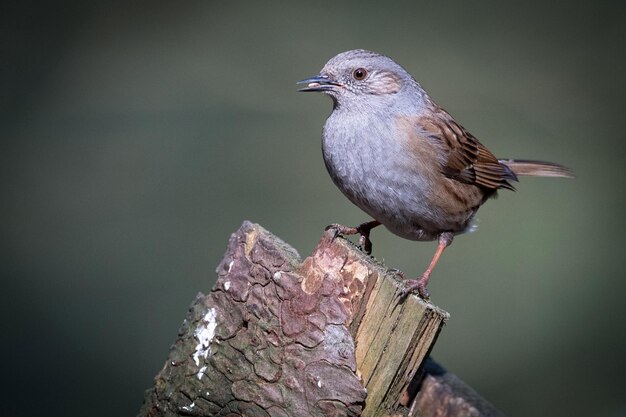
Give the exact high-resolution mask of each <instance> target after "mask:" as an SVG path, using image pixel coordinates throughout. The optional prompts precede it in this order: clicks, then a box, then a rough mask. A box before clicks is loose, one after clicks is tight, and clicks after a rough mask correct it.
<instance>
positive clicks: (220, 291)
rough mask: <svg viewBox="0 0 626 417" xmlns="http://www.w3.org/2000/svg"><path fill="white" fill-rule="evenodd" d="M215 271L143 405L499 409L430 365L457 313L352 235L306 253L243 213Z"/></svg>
mask: <svg viewBox="0 0 626 417" xmlns="http://www.w3.org/2000/svg"><path fill="white" fill-rule="evenodd" d="M216 272H217V276H218V278H217V283H216V284H215V286H214V288H213V290H212V291H211V292H210V293H209V294H208V295H203V294H198V295H197V297H196V299H195V300H194V302H193V303H192V305H191V307H190V309H189V311H188V313H187V317H186V319H185V320H184V322H183V325H182V326H181V328H180V330H179V332H178V336H177V338H176V341H175V343H174V345H173V346H172V347H171V349H170V352H169V357H168V359H167V361H166V362H165V365H164V366H163V368H162V369H161V371H160V372H159V373H158V374H157V376H156V377H155V383H154V387H153V388H151V389H149V390H148V391H147V392H146V395H145V400H144V404H143V406H142V408H141V410H140V412H139V416H140V417H144V416H145V417H147V416H154V417H156V416H164V417H165V416H168V417H169V416H293V417H300V416H302V417H304V416H359V415H362V416H410V415H413V416H417V415H420V416H423V417H425V416H462V415H463V416H464V415H470V416H499V415H501V414H499V413H498V412H497V410H495V409H494V408H493V407H492V406H491V405H490V404H488V403H487V402H486V401H484V400H483V399H482V398H480V397H479V396H478V395H477V394H476V393H475V392H473V391H472V390H471V389H470V388H468V387H466V386H465V385H464V384H463V383H462V382H461V381H460V380H458V378H456V379H454V378H453V376H450V374H447V373H445V371H442V370H441V368H438V367H436V366H434V365H432V363H431V362H429V363H430V364H431V365H430V366H426V367H424V366H423V364H424V363H425V359H426V358H427V357H428V354H429V352H430V350H431V348H432V346H433V345H434V343H435V341H436V338H437V335H438V333H439V331H440V329H441V327H442V326H443V324H444V322H445V320H447V318H448V314H447V313H446V312H444V311H443V310H441V309H439V308H437V307H435V306H434V305H432V304H430V303H425V302H424V301H423V300H421V299H419V298H417V297H415V296H409V297H407V298H405V299H402V298H401V297H400V289H401V288H402V287H401V283H400V282H399V281H398V280H397V277H396V276H395V275H396V274H395V273H394V272H393V271H390V270H388V269H386V268H385V267H384V266H383V265H381V264H380V263H378V262H376V261H375V260H374V259H373V258H370V257H368V256H367V255H365V254H364V253H362V252H361V251H360V250H358V249H357V248H355V247H354V245H352V244H351V243H350V242H349V241H347V240H344V239H342V238H337V239H332V236H331V235H330V234H324V236H323V237H322V239H321V240H320V242H319V244H318V246H317V247H316V249H315V250H314V252H313V254H312V255H311V256H310V257H308V258H306V259H305V260H304V261H301V260H300V257H299V255H298V253H297V252H296V251H295V250H294V249H293V248H291V247H290V246H289V245H287V244H286V243H284V242H283V241H281V240H280V239H279V238H277V237H276V236H274V235H272V234H271V233H269V232H267V231H266V230H265V229H263V228H262V227H260V226H259V225H256V224H253V223H250V222H247V221H246V222H244V223H243V225H242V226H241V227H240V229H239V230H238V231H237V232H235V233H234V234H233V235H231V238H230V240H229V244H228V248H227V250H226V254H225V255H224V258H223V259H222V261H221V263H220V264H219V266H218V267H217V271H216ZM433 369H434V370H436V372H435V371H433ZM416 375H417V376H416ZM446 378H447V379H446ZM464 389H467V390H469V391H467V390H464ZM418 390H419V393H417V394H416V392H417V391H418Z"/></svg>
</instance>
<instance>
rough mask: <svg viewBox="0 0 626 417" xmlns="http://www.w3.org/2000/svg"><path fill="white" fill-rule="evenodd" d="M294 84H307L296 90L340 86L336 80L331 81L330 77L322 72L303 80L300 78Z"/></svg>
mask: <svg viewBox="0 0 626 417" xmlns="http://www.w3.org/2000/svg"><path fill="white" fill-rule="evenodd" d="M296 84H308V86H307V87H305V88H301V89H299V90H298V91H303V92H308V91H329V90H334V89H335V88H336V87H340V86H341V84H339V83H338V82H336V81H333V80H331V79H330V77H328V76H326V75H322V74H320V75H316V76H314V77H311V78H307V79H305V80H300V81H298V82H297V83H296Z"/></svg>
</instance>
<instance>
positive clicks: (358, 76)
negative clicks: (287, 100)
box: [297, 49, 574, 300]
mask: <svg viewBox="0 0 626 417" xmlns="http://www.w3.org/2000/svg"><path fill="white" fill-rule="evenodd" d="M297 84H306V87H304V88H300V89H299V90H298V91H301V92H318V93H323V94H324V95H327V96H329V97H330V98H331V99H332V103H333V108H332V111H331V113H330V115H329V116H328V118H327V120H326V123H325V124H324V127H323V130H322V154H323V159H324V163H325V165H326V169H327V171H328V173H329V174H330V177H331V178H332V180H333V182H334V184H335V185H336V186H337V187H338V188H339V189H340V190H341V192H342V193H343V194H344V195H345V196H346V197H347V198H348V199H349V200H350V201H351V202H352V203H353V204H355V205H356V206H357V207H359V208H360V209H361V210H363V211H364V212H365V213H367V214H368V215H369V216H370V217H371V218H372V220H370V221H366V222H364V223H362V224H359V225H358V226H355V227H349V226H343V225H340V224H331V225H330V226H328V227H327V229H332V230H333V231H334V233H335V234H336V235H356V234H359V235H360V238H359V245H360V246H361V248H362V249H363V250H364V251H365V252H366V253H368V254H370V253H371V249H372V244H371V240H370V231H371V230H372V229H373V228H375V227H378V226H380V225H384V226H385V227H386V228H387V229H388V230H389V231H390V232H391V233H393V234H395V235H397V236H400V237H402V238H405V239H409V240H413V241H434V240H436V241H437V243H438V244H437V249H436V251H435V254H434V256H433V258H432V260H431V262H430V264H429V265H428V267H427V269H426V270H425V271H424V273H423V274H422V275H421V276H420V277H419V278H417V279H407V280H406V281H405V286H404V290H403V294H405V295H406V294H409V293H414V292H415V291H417V293H418V295H419V296H420V297H422V298H423V299H426V300H428V299H429V298H430V294H429V292H428V289H427V285H428V282H429V279H430V276H431V274H432V272H433V269H434V268H435V266H436V265H437V262H438V261H439V259H440V257H441V255H442V253H443V252H444V250H445V249H446V248H447V247H448V246H450V244H452V241H453V240H454V237H455V236H457V235H459V234H462V233H466V232H469V231H471V230H472V229H473V228H474V222H473V220H474V218H475V215H476V212H477V211H478V209H479V208H480V207H481V205H482V204H484V203H485V202H486V201H487V200H488V199H490V198H493V197H495V196H496V195H497V193H498V190H500V189H505V190H512V191H514V190H515V188H514V186H513V185H512V183H513V182H516V181H518V177H520V176H534V177H563V178H573V176H574V175H573V173H572V171H571V170H570V169H569V168H567V167H565V166H562V165H559V164H556V163H551V162H545V161H534V160H522V159H498V158H496V157H495V156H494V155H493V154H492V153H491V152H490V151H489V150H488V149H487V148H486V147H485V146H484V145H483V144H482V143H481V142H479V141H478V139H477V138H476V137H475V136H473V135H472V134H471V133H470V132H469V131H467V130H466V129H465V128H464V127H463V126H462V125H461V124H459V123H458V122H457V121H456V120H455V119H454V118H452V116H451V115H450V114H449V113H448V112H447V111H446V110H444V109H443V108H442V107H440V106H439V105H437V104H436V103H435V102H434V101H433V100H432V99H431V98H430V96H429V95H428V93H427V92H426V91H425V90H424V89H423V88H422V86H421V85H420V84H419V83H418V82H417V81H416V80H415V79H414V78H413V77H412V76H411V75H410V74H409V73H408V72H407V71H406V70H405V69H404V68H403V67H402V66H400V65H399V64H398V63H396V62H395V61H394V60H393V59H391V58H389V57H387V56H385V55H381V54H378V53H376V52H372V51H368V50H365V49H355V50H349V51H345V52H342V53H339V54H338V55H336V56H334V57H333V58H331V59H330V60H329V61H328V62H327V63H326V64H325V65H324V67H323V68H322V70H321V71H320V72H319V74H318V75H315V76H313V77H310V78H306V79H304V80H301V81H298V82H297Z"/></svg>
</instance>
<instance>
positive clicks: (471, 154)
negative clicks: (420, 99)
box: [420, 108, 517, 190]
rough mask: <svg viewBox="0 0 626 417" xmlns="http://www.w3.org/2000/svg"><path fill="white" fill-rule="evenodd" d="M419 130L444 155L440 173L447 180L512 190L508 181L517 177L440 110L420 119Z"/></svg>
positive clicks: (515, 179)
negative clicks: (423, 132)
mask: <svg viewBox="0 0 626 417" xmlns="http://www.w3.org/2000/svg"><path fill="white" fill-rule="evenodd" d="M420 119H421V120H420V127H422V128H423V129H424V131H425V133H426V135H427V136H428V137H429V138H430V139H431V140H433V141H435V142H438V143H439V145H440V146H441V148H442V149H443V150H444V152H445V153H446V158H444V159H443V160H442V167H441V172H442V173H443V174H444V175H445V176H447V177H448V178H452V179H454V180H457V181H460V182H463V183H466V184H473V185H479V186H481V187H485V188H489V189H494V190H495V189H498V188H507V189H510V190H513V189H514V188H513V186H512V185H511V184H510V183H509V181H517V177H516V175H515V173H513V171H511V169H510V168H509V167H507V166H506V165H504V164H501V163H500V162H499V161H498V159H497V158H496V157H495V156H494V155H493V154H492V153H491V152H490V151H489V149H487V148H486V147H485V146H484V145H483V144H482V143H480V142H479V141H478V139H476V138H475V137H474V136H473V135H472V134H471V133H469V132H468V131H467V130H465V129H464V128H463V126H461V125H459V124H458V123H457V122H455V121H454V119H453V118H452V116H450V114H448V113H447V112H446V111H445V110H443V109H440V108H438V109H436V110H435V111H433V112H432V113H431V114H430V115H428V116H422V117H421V118H420Z"/></svg>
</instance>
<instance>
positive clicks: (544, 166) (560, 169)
mask: <svg viewBox="0 0 626 417" xmlns="http://www.w3.org/2000/svg"><path fill="white" fill-rule="evenodd" d="M498 162H500V163H501V164H504V165H506V166H508V167H509V168H511V171H513V172H514V173H515V175H520V176H522V175H523V176H530V177H560V178H574V173H573V172H572V170H571V169H569V168H567V167H564V166H563V165H559V164H555V163H552V162H545V161H529V160H526V159H500V160H498Z"/></svg>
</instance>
